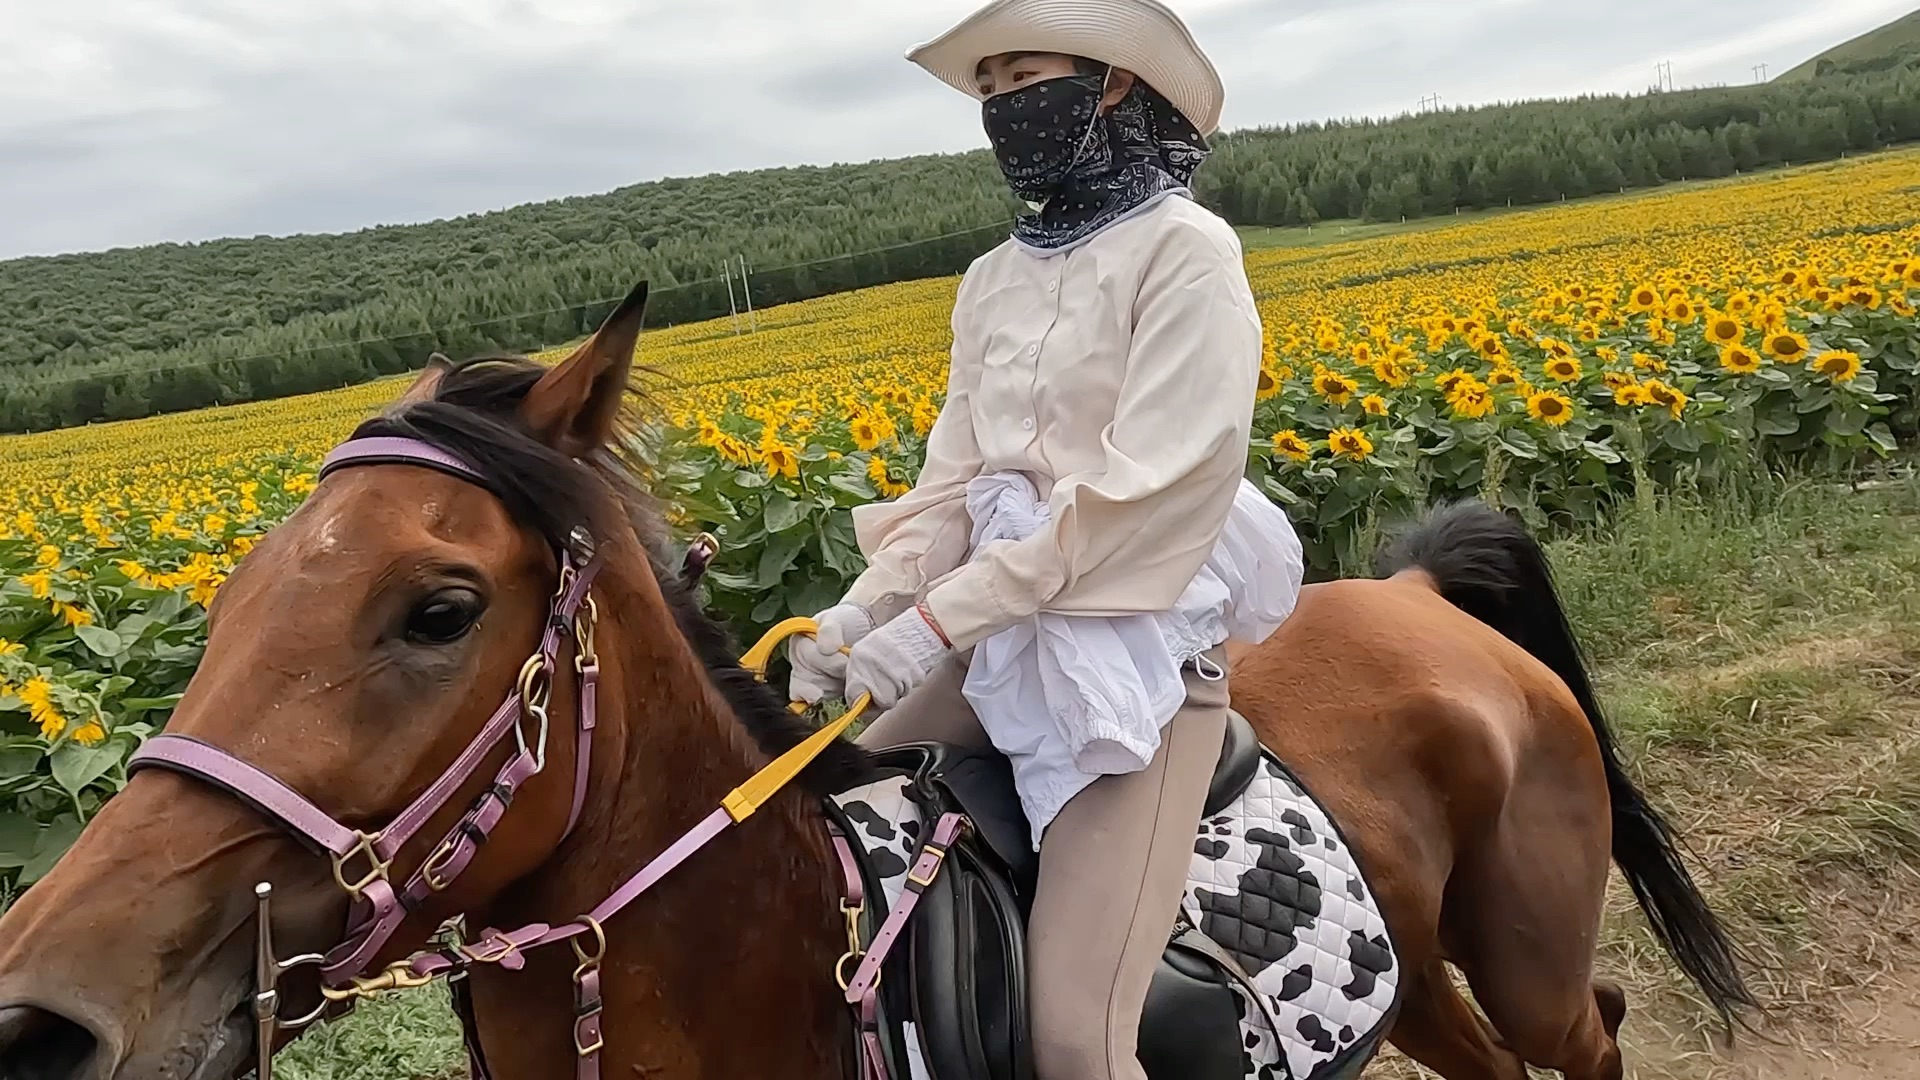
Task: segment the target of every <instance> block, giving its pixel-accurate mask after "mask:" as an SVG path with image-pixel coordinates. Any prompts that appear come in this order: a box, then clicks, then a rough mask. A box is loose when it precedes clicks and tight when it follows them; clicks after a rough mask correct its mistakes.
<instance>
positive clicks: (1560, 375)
mask: <svg viewBox="0 0 1920 1080" xmlns="http://www.w3.org/2000/svg"><path fill="white" fill-rule="evenodd" d="M1544 370H1545V371H1546V373H1547V378H1549V379H1552V380H1553V381H1554V382H1563V383H1569V382H1573V381H1575V380H1577V379H1578V378H1580V371H1581V368H1580V361H1579V360H1578V359H1576V358H1574V357H1571V356H1556V357H1554V358H1553V359H1551V360H1549V361H1547V366H1546V368H1545V369H1544Z"/></svg>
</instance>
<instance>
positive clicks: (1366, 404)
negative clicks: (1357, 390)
mask: <svg viewBox="0 0 1920 1080" xmlns="http://www.w3.org/2000/svg"><path fill="white" fill-rule="evenodd" d="M1360 410H1361V411H1362V412H1364V413H1366V414H1367V415H1368V416H1385V415H1387V399H1386V398H1383V397H1381V396H1380V395H1379V394H1368V395H1367V396H1366V397H1363V398H1361V399H1360Z"/></svg>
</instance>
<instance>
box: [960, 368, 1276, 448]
mask: <svg viewBox="0 0 1920 1080" xmlns="http://www.w3.org/2000/svg"><path fill="white" fill-rule="evenodd" d="M1279 392H1280V377H1279V376H1278V375H1277V374H1275V373H1274V371H1273V369H1272V368H1268V367H1262V368H1261V369H1260V386H1259V388H1258V389H1256V390H1255V391H1254V392H1253V397H1254V400H1255V401H1266V400H1267V399H1268V398H1271V397H1273V396H1274V395H1275V394H1278V393H1279ZM922 434H925V433H924V432H922Z"/></svg>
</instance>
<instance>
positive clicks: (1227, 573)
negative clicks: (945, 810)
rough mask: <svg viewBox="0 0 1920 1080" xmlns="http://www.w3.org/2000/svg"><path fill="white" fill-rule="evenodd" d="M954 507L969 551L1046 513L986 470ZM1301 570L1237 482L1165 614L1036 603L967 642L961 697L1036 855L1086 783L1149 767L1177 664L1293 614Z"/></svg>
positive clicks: (1286, 540)
mask: <svg viewBox="0 0 1920 1080" xmlns="http://www.w3.org/2000/svg"><path fill="white" fill-rule="evenodd" d="M967 513H968V514H969V515H970V516H971V518H972V519H973V545H972V549H971V550H972V555H976V556H977V555H978V554H979V553H980V552H981V551H982V550H983V549H985V548H987V547H988V546H989V545H991V544H994V543H997V542H1003V541H1015V540H1021V539H1024V538H1026V537H1028V536H1031V535H1032V534H1033V533H1034V532H1036V531H1037V530H1038V529H1039V528H1040V527H1041V526H1042V525H1044V524H1045V523H1046V521H1047V520H1048V518H1049V517H1050V513H1051V511H1050V510H1049V508H1048V505H1047V502H1046V500H1044V499H1042V498H1040V494H1039V492H1038V490H1036V489H1035V487H1034V485H1033V482H1032V481H1031V480H1029V479H1028V478H1027V477H1026V476H1025V475H1023V474H1021V473H1017V472H997V473H990V474H986V475H983V476H979V477H976V478H975V479H974V480H972V481H971V482H969V483H968V484H967ZM970 557H972V556H970ZM1303 572H1304V564H1303V560H1302V555H1301V549H1300V540H1299V538H1298V537H1297V536H1295V535H1294V531H1293V525H1292V523H1291V522H1289V521H1288V520H1287V516H1286V514H1285V513H1283V512H1282V511H1281V510H1280V508H1279V507H1277V506H1275V505H1274V504H1273V503H1271V502H1269V501H1268V500H1267V498H1266V497H1265V496H1264V495H1262V494H1260V491H1259V489H1258V488H1255V487H1254V486H1253V485H1252V484H1251V483H1249V482H1247V481H1246V480H1241V481H1240V486H1239V488H1238V489H1237V490H1236V491H1235V493H1234V500H1233V509H1232V511H1231V512H1230V513H1229V514H1228V515H1227V522H1226V525H1225V527H1224V528H1222V530H1221V532H1220V539H1219V541H1218V542H1217V543H1216V544H1215V545H1214V548H1213V554H1212V555H1211V556H1209V557H1208V559H1207V561H1206V564H1205V565H1204V566H1202V567H1201V568H1200V572H1199V573H1198V574H1196V575H1194V578H1193V581H1192V583H1190V584H1189V585H1188V586H1187V588H1186V591H1185V592H1183V593H1182V594H1181V595H1180V599H1179V600H1178V601H1176V602H1175V604H1174V606H1173V607H1172V608H1171V609H1170V610H1167V611H1164V612H1158V613H1142V614H1136V615H1116V616H1096V615H1058V614H1052V613H1048V612H1044V611H1043V612H1041V613H1040V614H1038V615H1035V616H1034V617H1032V618H1030V619H1026V620H1024V621H1023V622H1020V623H1017V624H1015V625H1014V626H1012V627H1009V628H1008V629H1006V630H1002V631H1000V632H999V633H997V634H994V635H992V636H991V637H988V638H987V639H985V640H984V641H982V642H980V644H979V645H977V646H976V647H975V648H974V651H973V660H972V664H971V666H970V667H969V668H968V670H967V679H966V684H965V687H964V692H965V694H966V697H967V700H968V702H969V703H970V704H972V706H973V709H974V712H975V714H977V715H978V716H979V718H980V724H981V726H982V727H983V728H985V729H986V732H987V734H988V736H989V737H991V738H992V740H993V744H994V746H995V747H996V748H998V749H999V750H1000V752H1001V753H1003V754H1005V755H1006V756H1007V758H1008V759H1009V760H1010V761H1011V762H1012V763H1013V774H1014V784H1015V786H1016V787H1017V788H1018V789H1019V793H1020V802H1021V805H1022V806H1023V807H1025V809H1026V812H1027V820H1028V822H1029V823H1030V824H1031V826H1032V829H1033V845H1034V848H1035V850H1038V849H1039V846H1040V838H1041V836H1042V835H1043V834H1044V833H1045V832H1046V828H1047V825H1048V824H1049V823H1051V822H1052V821H1053V819H1054V816H1055V815H1057V814H1058V813H1059V812H1060V809H1061V808H1062V807H1064V806H1065V805H1066V804H1067V801H1068V800H1069V799H1071V798H1073V797H1074V796H1075V795H1077V794H1079V793H1080V791H1081V790H1082V789H1084V788H1085V787H1086V786H1087V785H1088V784H1091V783H1093V781H1094V780H1095V779H1096V778H1098V777H1100V776H1103V775H1109V774H1114V773H1128V772H1138V771H1139V770H1141V769H1144V768H1146V767H1147V766H1148V765H1149V764H1151V763H1152V761H1153V756H1154V754H1155V753H1156V752H1157V751H1158V750H1159V748H1160V730H1161V728H1163V727H1165V726H1166V724H1167V722H1168V721H1169V720H1172V719H1173V715H1174V713H1176V712H1178V711H1179V709H1180V706H1181V704H1182V703H1183V702H1184V701H1185V700H1186V685H1185V683H1184V681H1183V679H1182V676H1181V670H1180V669H1181V667H1182V666H1183V665H1184V664H1186V663H1187V662H1188V661H1190V660H1194V659H1195V658H1197V657H1199V656H1200V655H1201V654H1202V653H1204V652H1206V651H1207V650H1209V649H1212V648H1213V647H1215V646H1217V645H1220V644H1221V643H1223V642H1225V641H1227V640H1228V639H1229V638H1231V639H1233V640H1236V641H1245V642H1250V643H1258V642H1261V641H1264V640H1266V638H1267V636H1268V635H1269V634H1271V633H1273V631H1274V629H1275V628H1277V627H1278V626H1279V625H1280V623H1281V622H1282V621H1284V620H1285V619H1286V617H1287V616H1288V615H1289V614H1291V613H1292V612H1293V606H1294V603H1295V602H1296V601H1297V600H1298V599H1299V596H1300V582H1301V577H1302V574H1303ZM1202 663H1204V661H1202ZM1203 674H1204V672H1203ZM1216 677H1217V676H1216Z"/></svg>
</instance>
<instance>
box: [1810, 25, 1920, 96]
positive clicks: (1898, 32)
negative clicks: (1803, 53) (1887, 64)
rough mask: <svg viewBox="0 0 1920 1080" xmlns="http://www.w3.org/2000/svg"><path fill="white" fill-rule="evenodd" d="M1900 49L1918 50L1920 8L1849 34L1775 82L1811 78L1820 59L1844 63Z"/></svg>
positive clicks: (1887, 53)
mask: <svg viewBox="0 0 1920 1080" xmlns="http://www.w3.org/2000/svg"><path fill="white" fill-rule="evenodd" d="M1903 52H1920V8H1916V9H1914V10H1913V11H1911V12H1909V13H1907V14H1905V15H1902V16H1900V17H1899V18H1897V19H1895V20H1893V21H1892V22H1890V23H1887V24H1886V25H1884V26H1878V27H1875V28H1874V29H1872V30H1869V31H1867V32H1866V33H1864V34H1861V35H1860V36H1859V37H1855V38H1849V39H1848V40H1846V41H1843V42H1841V43H1840V44H1838V45H1835V46H1834V47H1833V48H1831V49H1828V50H1827V51H1826V52H1823V53H1821V54H1820V55H1818V56H1815V57H1813V58H1811V59H1809V60H1807V61H1806V62H1805V63H1803V64H1799V65H1797V66H1795V67H1793V68H1791V69H1789V70H1787V71H1786V72H1784V73H1782V74H1781V75H1779V76H1778V77H1776V78H1775V79H1774V80H1773V81H1774V82H1801V81H1804V80H1807V79H1811V78H1813V73H1814V69H1815V68H1817V67H1818V66H1819V64H1820V61H1822V60H1831V61H1833V62H1834V63H1836V64H1840V65H1846V64H1851V63H1859V62H1860V61H1863V60H1878V59H1880V58H1881V57H1883V56H1892V55H1895V54H1897V53H1903Z"/></svg>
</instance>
